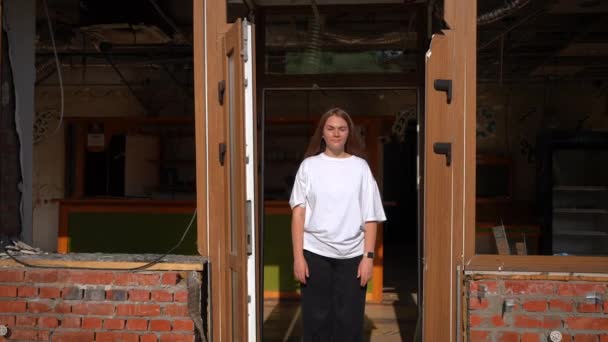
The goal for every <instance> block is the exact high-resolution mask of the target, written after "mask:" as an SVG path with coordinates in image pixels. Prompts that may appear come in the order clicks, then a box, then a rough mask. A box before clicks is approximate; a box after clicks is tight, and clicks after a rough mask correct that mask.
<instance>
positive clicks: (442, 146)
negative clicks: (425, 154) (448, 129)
mask: <svg viewBox="0 0 608 342" xmlns="http://www.w3.org/2000/svg"><path fill="white" fill-rule="evenodd" d="M433 152H435V154H443V155H444V156H445V163H446V165H447V166H450V165H452V143H449V142H436V143H434V144H433Z"/></svg>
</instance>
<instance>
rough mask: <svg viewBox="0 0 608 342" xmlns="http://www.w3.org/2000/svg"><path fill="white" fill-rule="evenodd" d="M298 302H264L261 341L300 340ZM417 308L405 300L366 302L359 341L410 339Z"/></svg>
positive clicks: (390, 341) (378, 341)
mask: <svg viewBox="0 0 608 342" xmlns="http://www.w3.org/2000/svg"><path fill="white" fill-rule="evenodd" d="M299 306H300V304H299V302H298V301H294V300H290V301H266V302H264V331H263V333H264V337H263V340H264V341H300V338H301V336H302V330H301V320H300V319H301V315H300V309H299ZM416 318H417V309H416V307H415V306H412V305H407V304H405V305H404V304H398V303H394V304H390V303H381V304H367V306H366V307H365V326H364V334H365V336H364V338H363V341H370V342H375V341H377V342H380V341H382V342H393V341H395V342H396V341H413V338H414V332H415V329H416Z"/></svg>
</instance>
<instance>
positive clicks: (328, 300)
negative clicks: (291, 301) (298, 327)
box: [301, 250, 366, 342]
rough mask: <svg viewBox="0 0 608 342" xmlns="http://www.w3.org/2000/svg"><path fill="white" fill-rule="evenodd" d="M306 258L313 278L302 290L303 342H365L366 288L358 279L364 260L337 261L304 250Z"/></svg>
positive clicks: (307, 281)
mask: <svg viewBox="0 0 608 342" xmlns="http://www.w3.org/2000/svg"><path fill="white" fill-rule="evenodd" d="M304 258H305V259H306V262H307V263H308V272H309V275H310V278H308V279H306V284H305V285H304V284H302V286H301V294H302V323H303V334H304V341H306V342H312V341H314V342H326V341H327V342H329V341H333V342H342V341H344V342H351V341H362V339H363V315H364V310H365V293H366V287H362V286H361V285H360V280H359V278H357V270H358V268H359V263H360V262H361V256H358V257H354V258H350V259H334V258H328V257H324V256H321V255H318V254H314V253H312V252H309V251H306V250H305V251H304Z"/></svg>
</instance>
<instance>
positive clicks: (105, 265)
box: [0, 256, 205, 271]
mask: <svg viewBox="0 0 608 342" xmlns="http://www.w3.org/2000/svg"><path fill="white" fill-rule="evenodd" d="M19 257H20V256H19ZM25 261H26V262H27V263H28V264H31V265H34V266H37V267H62V268H92V269H99V270H106V269H110V270H117V271H120V270H129V269H134V268H136V267H141V266H143V265H145V264H147V263H146V262H127V261H67V260H25ZM0 267H26V266H24V265H22V264H20V263H18V262H16V261H14V260H12V259H3V260H0ZM204 268H205V267H204V264H202V263H201V264H185V263H166V262H160V263H158V264H155V265H153V266H150V267H148V268H146V269H145V270H146V271H203V270H204Z"/></svg>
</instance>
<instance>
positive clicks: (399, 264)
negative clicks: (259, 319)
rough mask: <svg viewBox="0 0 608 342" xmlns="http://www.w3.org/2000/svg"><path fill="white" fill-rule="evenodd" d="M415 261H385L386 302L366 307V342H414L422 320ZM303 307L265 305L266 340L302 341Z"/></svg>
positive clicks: (285, 302)
mask: <svg viewBox="0 0 608 342" xmlns="http://www.w3.org/2000/svg"><path fill="white" fill-rule="evenodd" d="M415 260H416V259H415V257H413V258H412V257H407V256H404V257H398V256H396V257H389V258H386V259H385V277H384V295H383V302H382V303H379V304H367V305H366V307H365V326H364V331H365V337H364V339H363V341H370V342H376V341H377V342H380V341H382V342H396V341H408V342H410V341H413V339H414V334H415V330H416V320H417V318H418V308H417V306H416V302H415V292H416V286H417V277H416V276H415V275H416V261H415ZM412 274H413V275H414V276H412ZM299 305H300V304H299V302H298V301H297V300H282V301H278V300H267V301H265V302H264V328H263V340H264V341H300V339H301V336H302V328H301V320H300V318H301V317H300V316H301V315H300V308H299Z"/></svg>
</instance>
